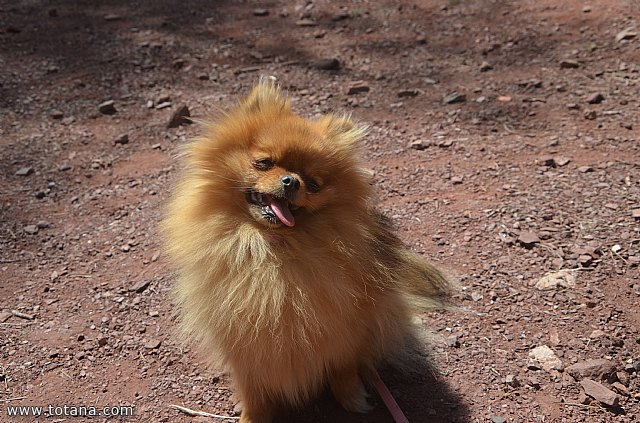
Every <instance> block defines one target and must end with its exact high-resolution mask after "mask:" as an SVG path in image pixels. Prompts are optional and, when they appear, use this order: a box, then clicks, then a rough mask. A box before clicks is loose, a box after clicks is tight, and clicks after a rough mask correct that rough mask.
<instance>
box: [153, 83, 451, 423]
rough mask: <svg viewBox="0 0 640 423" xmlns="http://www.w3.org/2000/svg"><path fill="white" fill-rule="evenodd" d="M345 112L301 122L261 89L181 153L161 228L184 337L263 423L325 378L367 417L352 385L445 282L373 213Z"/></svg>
mask: <svg viewBox="0 0 640 423" xmlns="http://www.w3.org/2000/svg"><path fill="white" fill-rule="evenodd" d="M363 135H364V130H363V129H362V128H360V127H357V126H355V125H354V124H353V123H352V122H351V121H350V120H349V119H348V118H347V117H344V116H335V115H327V116H324V117H321V118H320V119H318V120H307V119H303V118H301V117H299V116H297V115H295V114H293V112H292V111H291V108H290V102H289V100H288V99H287V98H286V96H284V95H283V94H282V93H281V92H280V91H279V89H278V87H277V86H276V85H275V84H274V83H273V82H272V81H270V80H268V79H265V80H261V82H260V84H259V85H258V86H257V87H255V88H254V90H253V92H252V93H251V94H250V95H249V97H248V98H246V99H245V100H244V101H243V102H241V103H240V104H239V105H238V106H237V107H236V108H235V109H234V110H232V111H231V112H229V113H227V114H226V115H224V116H223V117H222V118H221V119H220V120H219V121H217V122H215V123H213V124H210V125H208V126H207V127H206V134H205V135H204V136H203V137H201V138H198V139H196V140H195V141H193V142H192V143H191V144H190V145H188V147H187V149H186V152H185V154H184V158H185V161H186V170H185V173H184V175H183V176H182V179H181V181H180V182H179V184H178V186H177V187H176V190H175V195H174V198H173V200H172V202H171V204H170V207H169V212H168V216H167V218H166V220H165V223H164V228H165V231H166V234H167V238H168V247H169V250H170V252H171V253H172V256H173V257H174V259H175V260H176V261H177V263H178V267H179V280H178V285H177V293H178V298H179V302H180V307H181V313H182V314H181V316H182V319H181V321H182V325H183V328H184V329H185V330H186V331H187V332H188V333H189V334H191V335H192V336H193V337H194V338H197V339H199V340H200V341H203V342H204V343H205V344H206V345H207V346H210V347H211V350H212V352H211V356H212V362H213V363H214V364H215V365H225V366H227V367H228V368H229V369H230V371H231V374H232V378H233V379H234V382H235V384H236V388H237V390H238V391H239V393H240V395H241V397H242V399H243V403H244V406H243V411H242V415H241V418H240V421H241V422H242V423H250V422H251V423H257V422H260V423H267V422H270V421H271V420H272V418H273V415H274V412H275V410H276V409H277V407H278V406H281V405H291V404H293V405H298V404H302V403H304V402H305V401H306V400H307V399H309V398H310V397H311V396H313V395H314V394H316V393H318V391H319V390H320V389H321V388H322V387H323V386H324V385H325V383H327V382H328V384H329V386H330V387H331V390H332V392H333V394H334V395H335V397H336V398H337V400H338V401H339V402H340V403H341V404H342V405H343V406H344V407H345V408H346V409H348V410H352V411H358V412H363V411H366V410H367V409H368V404H367V401H366V391H365V388H364V385H363V379H365V380H366V379H368V378H369V376H370V375H371V374H372V372H375V371H376V367H377V366H378V365H379V363H380V362H381V360H383V359H384V358H385V357H387V356H388V355H389V354H391V353H393V352H394V351H396V350H397V349H398V348H400V347H401V346H402V345H403V342H404V341H405V340H406V339H407V337H408V336H409V335H410V333H411V321H412V317H411V316H412V312H414V311H416V308H417V307H418V308H419V307H424V306H437V305H439V304H440V300H442V299H443V298H445V297H446V296H447V295H448V293H449V290H450V285H449V283H448V282H447V279H446V278H445V277H444V276H443V275H442V273H440V271H438V270H437V269H436V268H435V267H433V266H432V265H431V264H429V263H427V262H426V261H424V260H423V259H422V258H421V257H420V256H418V255H417V254H416V253H414V252H411V251H410V250H408V249H407V248H406V247H405V246H403V244H402V243H401V242H400V241H399V239H398V238H397V237H396V236H395V235H394V234H392V232H391V231H390V229H389V225H388V222H387V221H386V220H385V219H384V218H383V217H382V216H381V215H380V214H378V213H376V212H375V211H374V210H373V209H372V187H371V185H370V176H368V175H367V174H366V173H365V172H363V170H362V167H361V165H360V163H359V161H358V155H357V150H358V143H359V141H360V139H361V137H362V136H363Z"/></svg>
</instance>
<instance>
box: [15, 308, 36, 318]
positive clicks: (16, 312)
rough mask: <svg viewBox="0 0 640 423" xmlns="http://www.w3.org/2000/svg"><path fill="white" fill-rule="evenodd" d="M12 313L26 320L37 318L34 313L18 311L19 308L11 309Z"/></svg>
mask: <svg viewBox="0 0 640 423" xmlns="http://www.w3.org/2000/svg"><path fill="white" fill-rule="evenodd" d="M11 314H13V315H14V316H16V317H19V318H21V319H25V320H33V319H35V316H34V315H33V314H29V313H23V312H21V311H18V310H11Z"/></svg>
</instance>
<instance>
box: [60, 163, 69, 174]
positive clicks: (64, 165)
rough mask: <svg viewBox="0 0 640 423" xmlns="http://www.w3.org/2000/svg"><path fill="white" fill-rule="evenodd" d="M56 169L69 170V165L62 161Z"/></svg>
mask: <svg viewBox="0 0 640 423" xmlns="http://www.w3.org/2000/svg"><path fill="white" fill-rule="evenodd" d="M58 170H59V171H60V172H64V171H67V170H71V165H70V164H69V163H62V164H61V165H60V166H58Z"/></svg>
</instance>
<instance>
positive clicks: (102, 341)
mask: <svg viewBox="0 0 640 423" xmlns="http://www.w3.org/2000/svg"><path fill="white" fill-rule="evenodd" d="M105 345H107V337H106V336H101V337H100V338H98V346H99V347H104V346H105Z"/></svg>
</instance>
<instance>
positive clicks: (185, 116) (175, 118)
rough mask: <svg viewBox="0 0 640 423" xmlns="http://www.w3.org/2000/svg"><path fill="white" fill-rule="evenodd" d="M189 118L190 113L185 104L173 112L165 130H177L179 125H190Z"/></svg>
mask: <svg viewBox="0 0 640 423" xmlns="http://www.w3.org/2000/svg"><path fill="white" fill-rule="evenodd" d="M190 116H191V113H190V112H189V108H188V107H187V105H186V104H183V105H182V106H180V107H178V109H177V110H176V111H175V112H173V115H171V119H170V120H169V123H168V124H167V128H177V127H178V126H181V125H188V124H190V123H191V119H189V117H190Z"/></svg>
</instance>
